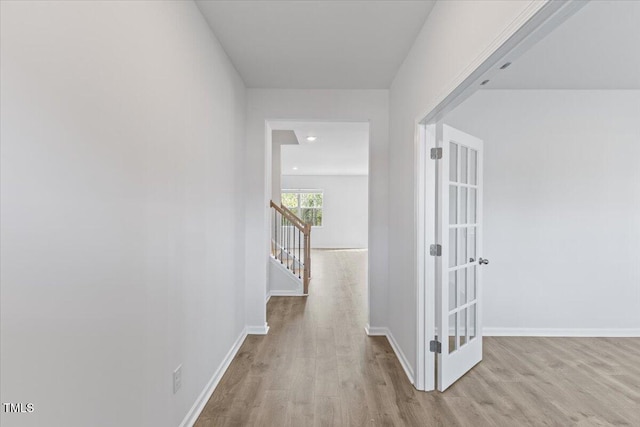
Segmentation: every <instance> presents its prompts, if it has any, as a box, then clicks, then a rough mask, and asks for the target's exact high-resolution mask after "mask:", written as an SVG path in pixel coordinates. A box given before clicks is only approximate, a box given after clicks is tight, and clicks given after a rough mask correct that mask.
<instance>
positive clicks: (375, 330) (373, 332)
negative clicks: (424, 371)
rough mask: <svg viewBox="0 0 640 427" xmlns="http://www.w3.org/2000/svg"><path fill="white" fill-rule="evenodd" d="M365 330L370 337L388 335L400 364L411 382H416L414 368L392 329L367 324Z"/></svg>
mask: <svg viewBox="0 0 640 427" xmlns="http://www.w3.org/2000/svg"><path fill="white" fill-rule="evenodd" d="M364 330H365V332H366V333H367V335H369V336H370V337H387V341H389V345H391V348H392V349H393V352H394V353H395V354H396V357H397V358H398V361H399V362H400V365H402V369H404V373H405V375H406V376H407V378H408V379H409V382H410V383H411V384H415V382H414V376H413V369H412V368H411V365H410V364H409V361H408V360H407V357H406V356H405V355H404V353H403V352H402V349H400V346H399V345H398V342H397V341H396V339H395V338H394V337H393V334H392V333H391V331H389V328H383V327H375V326H373V327H372V326H369V325H368V324H367V326H365V328H364Z"/></svg>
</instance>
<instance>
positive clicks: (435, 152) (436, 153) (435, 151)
mask: <svg viewBox="0 0 640 427" xmlns="http://www.w3.org/2000/svg"><path fill="white" fill-rule="evenodd" d="M441 158H442V147H438V148H432V149H431V160H437V159H441Z"/></svg>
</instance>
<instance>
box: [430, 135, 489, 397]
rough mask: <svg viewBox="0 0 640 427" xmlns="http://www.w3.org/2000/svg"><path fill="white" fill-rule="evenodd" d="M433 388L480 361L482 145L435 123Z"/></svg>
mask: <svg viewBox="0 0 640 427" xmlns="http://www.w3.org/2000/svg"><path fill="white" fill-rule="evenodd" d="M437 126H438V127H439V128H440V129H437V133H438V134H439V135H440V136H441V137H439V138H438V140H439V141H440V143H439V147H440V148H441V149H442V158H441V161H440V162H439V167H438V179H437V181H438V185H437V192H438V194H437V198H438V205H439V209H438V212H437V216H438V227H439V229H438V231H439V232H438V240H439V242H440V244H441V256H440V257H438V258H437V261H436V263H437V267H436V271H437V274H436V333H437V334H438V341H439V342H440V349H439V353H438V355H437V387H438V390H440V391H444V390H446V389H447V388H448V387H449V386H450V385H451V384H453V383H454V382H455V381H456V380H458V379H459V378H460V377H462V376H463V375H464V374H465V373H466V372H467V371H469V370H470V369H471V368H473V366H475V365H476V364H477V363H478V362H480V361H481V360H482V324H481V319H482V316H481V314H482V272H481V266H482V264H487V263H488V261H487V260H485V259H482V258H481V256H482V166H483V165H482V153H483V144H482V141H481V140H480V139H478V138H476V137H474V136H471V135H468V134H466V133H464V132H461V131H459V130H457V129H454V128H452V127H450V126H447V125H442V124H438V125H437Z"/></svg>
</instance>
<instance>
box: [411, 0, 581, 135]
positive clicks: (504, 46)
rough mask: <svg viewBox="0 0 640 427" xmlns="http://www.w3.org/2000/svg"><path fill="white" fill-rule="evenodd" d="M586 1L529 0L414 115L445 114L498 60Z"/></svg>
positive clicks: (431, 118) (426, 118) (432, 118)
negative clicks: (434, 102)
mask: <svg viewBox="0 0 640 427" xmlns="http://www.w3.org/2000/svg"><path fill="white" fill-rule="evenodd" d="M586 3H587V2H585V1H580V0H567V1H549V0H547V1H538V0H530V2H529V5H528V6H527V7H526V8H525V9H524V10H523V11H522V13H521V14H520V15H518V16H517V17H516V18H515V19H514V20H513V21H512V22H510V23H509V24H508V25H506V26H505V27H504V29H503V31H502V32H501V33H500V34H499V35H498V36H497V37H496V38H495V39H494V40H493V42H491V44H490V45H489V46H488V47H487V48H486V49H485V50H484V51H483V52H482V53H481V54H480V55H478V56H477V57H476V58H475V59H474V60H473V61H471V62H470V63H469V65H468V66H467V67H466V68H465V69H464V70H463V71H462V72H461V73H460V74H458V75H457V76H456V77H455V78H453V79H452V80H451V83H450V84H449V85H448V86H447V88H446V89H445V90H443V91H442V92H441V93H440V95H439V96H437V97H436V99H440V100H441V101H440V102H438V103H436V104H435V105H433V106H431V107H430V108H427V109H426V110H425V113H424V114H421V115H419V116H418V117H417V118H416V119H417V120H418V121H420V122H421V123H427V124H432V123H435V122H436V121H437V120H438V119H440V118H442V117H444V115H446V114H447V113H448V112H450V111H451V110H453V109H454V108H455V107H457V106H458V105H459V104H461V103H462V102H463V101H464V100H465V99H467V98H468V97H469V96H471V95H472V94H473V93H474V92H475V91H476V90H477V89H478V87H479V83H480V82H481V81H483V80H485V79H490V78H491V76H492V75H493V74H494V73H495V72H497V71H498V70H497V68H496V67H495V66H496V65H497V64H498V63H499V62H501V61H506V60H513V59H515V58H517V57H518V56H519V55H520V54H522V53H523V52H525V51H526V50H527V49H528V48H529V47H531V46H533V45H534V44H535V43H536V42H537V41H539V40H541V39H542V38H544V36H546V35H547V34H549V33H550V32H551V31H553V30H554V29H555V28H557V27H558V26H559V25H560V24H561V23H562V22H563V21H564V20H566V19H567V18H569V17H570V16H571V15H572V14H574V13H575V12H577V11H578V10H579V9H580V8H581V7H583V6H584V5H585V4H586Z"/></svg>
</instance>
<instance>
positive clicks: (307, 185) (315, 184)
mask: <svg viewBox="0 0 640 427" xmlns="http://www.w3.org/2000/svg"><path fill="white" fill-rule="evenodd" d="M368 187H369V177H368V176H366V175H283V176H282V188H283V189H312V190H322V191H323V192H324V201H323V208H322V227H313V228H312V229H311V247H312V248H366V247H367V235H368V228H369V227H368V221H367V217H368V212H367V210H368V207H369V206H368V203H367V199H368V196H369V189H368Z"/></svg>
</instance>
